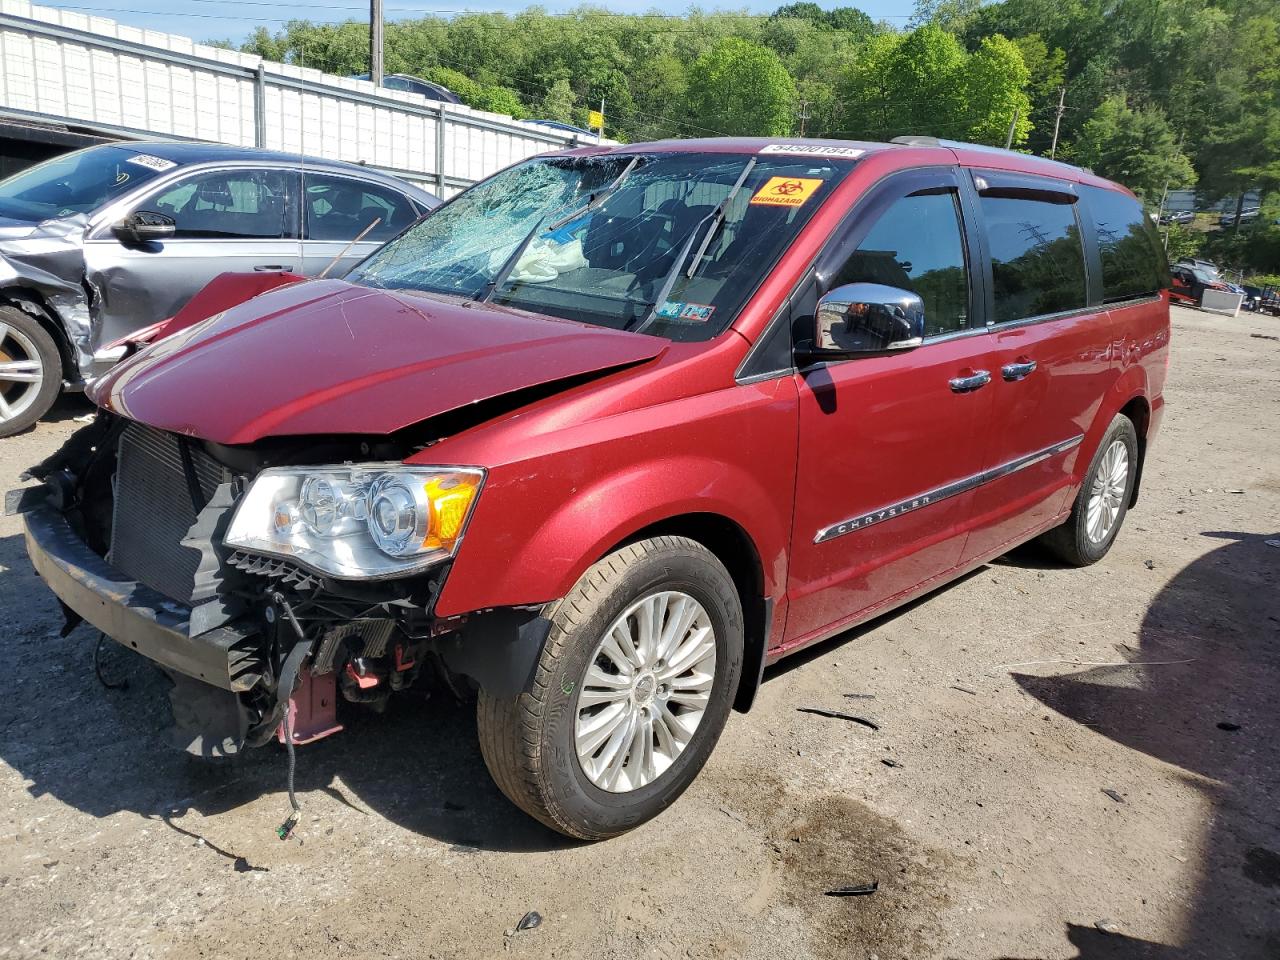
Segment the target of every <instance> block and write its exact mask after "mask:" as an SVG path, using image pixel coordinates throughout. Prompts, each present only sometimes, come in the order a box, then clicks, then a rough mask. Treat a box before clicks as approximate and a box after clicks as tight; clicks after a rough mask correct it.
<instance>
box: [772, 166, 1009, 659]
mask: <svg viewBox="0 0 1280 960" xmlns="http://www.w3.org/2000/svg"><path fill="white" fill-rule="evenodd" d="M970 204H971V200H969V199H968V198H967V197H966V195H965V194H964V192H963V187H962V184H961V182H960V179H959V178H958V177H957V176H956V173H955V171H954V170H951V169H947V168H939V169H931V170H924V171H913V172H910V173H906V174H902V175H899V176H898V177H895V178H892V179H890V180H888V181H886V182H884V183H882V184H881V185H880V187H878V188H877V189H876V190H875V191H874V192H873V193H872V194H870V195H869V196H867V197H866V198H864V199H863V200H862V201H861V202H860V203H859V204H858V206H857V207H856V208H855V209H854V211H853V214H852V216H851V217H850V220H849V225H848V226H847V228H846V230H847V232H846V235H845V237H844V239H843V240H842V241H840V242H837V243H836V244H835V245H833V248H830V249H829V251H828V254H824V258H823V261H820V263H819V268H818V276H819V281H818V282H819V291H818V292H819V293H822V292H824V291H826V290H831V289H833V288H835V287H838V286H840V285H842V284H846V283H853V282H859V281H866V282H871V283H879V284H885V285H887V286H892V287H898V288H901V289H905V290H909V291H912V292H914V293H916V294H918V295H919V296H920V297H921V298H922V299H923V301H924V307H925V324H926V337H925V339H924V342H923V344H922V345H921V346H918V347H916V348H914V349H907V350H901V351H896V352H881V353H868V354H867V355H866V356H863V357H859V358H855V359H850V360H842V361H837V362H831V361H826V362H820V363H817V364H814V365H812V366H810V367H808V368H805V369H801V370H799V371H798V372H797V373H796V374H795V377H796V380H797V389H798V393H799V407H800V412H799V417H800V445H799V449H800V452H799V462H798V467H797V481H796V497H795V526H794V530H793V533H792V547H791V563H790V572H789V587H788V593H789V613H788V617H787V628H786V637H785V640H784V643H785V645H787V646H797V645H800V644H804V643H808V642H810V641H813V640H817V639H820V638H821V637H823V636H828V635H830V634H832V633H834V632H837V631H838V630H839V629H841V628H842V627H844V626H846V625H849V624H851V623H853V622H854V621H856V620H858V619H864V618H865V617H866V616H869V615H871V614H873V613H874V612H875V611H876V610H877V609H881V608H887V607H888V606H890V605H892V604H893V603H894V601H895V600H899V599H901V598H903V597H905V596H906V595H908V594H910V593H912V592H913V591H914V590H916V589H917V588H918V587H921V586H922V585H927V584H928V583H929V582H930V581H932V580H934V579H935V578H938V577H939V576H940V575H942V574H945V573H947V572H948V571H950V570H952V569H953V568H954V567H955V566H957V565H958V564H959V562H960V559H961V555H962V550H963V547H964V541H965V537H966V535H967V531H968V522H969V518H970V506H971V496H972V494H971V492H970V491H971V490H972V488H973V486H974V485H976V482H977V478H978V476H979V475H980V473H981V471H982V462H983V453H984V451H985V448H986V438H987V433H988V430H989V428H990V417H991V407H992V390H990V389H987V384H986V382H985V381H984V380H983V379H982V375H983V374H984V373H985V374H988V375H989V373H990V371H991V370H992V354H991V349H992V348H991V344H990V342H989V341H990V337H988V336H987V333H986V327H985V324H984V323H982V322H981V320H980V318H981V317H982V315H983V313H982V311H980V310H979V309H977V306H978V304H980V303H982V299H981V297H980V296H979V294H980V288H979V287H978V284H979V283H980V271H977V270H975V269H973V266H972V265H973V263H974V262H975V260H976V259H977V258H978V256H979V250H980V246H979V240H978V237H977V235H976V232H975V231H973V230H972V228H971V226H970V225H969V224H970V222H971V220H972V219H973V218H971V217H967V216H965V212H964V211H965V210H966V208H970V209H971V206H970Z"/></svg>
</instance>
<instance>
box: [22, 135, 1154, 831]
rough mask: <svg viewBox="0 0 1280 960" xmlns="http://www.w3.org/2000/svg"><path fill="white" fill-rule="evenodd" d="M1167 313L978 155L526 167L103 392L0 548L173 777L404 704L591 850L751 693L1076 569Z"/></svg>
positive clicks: (659, 793) (708, 746) (1083, 216)
mask: <svg viewBox="0 0 1280 960" xmlns="http://www.w3.org/2000/svg"><path fill="white" fill-rule="evenodd" d="M1168 282H1169V281H1168V274H1167V265H1166V262H1165V259H1164V256H1163V251H1162V250H1161V247H1160V243H1159V240H1158V237H1157V236H1156V232H1155V225H1154V224H1152V223H1151V221H1150V218H1149V217H1148V216H1147V215H1146V214H1145V213H1144V212H1143V209H1142V206H1141V204H1140V203H1139V202H1138V201H1137V200H1136V199H1135V198H1134V197H1133V195H1132V194H1130V193H1128V192H1127V191H1126V190H1124V189H1123V188H1121V187H1119V186H1116V185H1115V184H1113V183H1110V182H1108V181H1106V180H1103V179H1101V178H1099V177H1097V176H1094V175H1092V174H1090V173H1088V172H1087V171H1085V170H1082V169H1079V168H1077V167H1071V166H1066V165H1064V164H1059V163H1053V162H1051V161H1047V160H1043V159H1039V158H1036V157H1030V156H1026V155H1023V154H1019V153H1015V152H1010V151H1003V150H993V149H989V148H982V147H972V146H969V145H965V144H956V143H952V142H949V141H937V140H934V139H932V138H912V139H910V140H909V141H906V142H895V143H891V144H872V143H849V142H841V141H829V140H790V139H779V140H752V139H721V140H701V141H700V140H679V141H671V142H663V143H642V144H633V145H628V146H624V147H618V148H615V149H609V150H604V151H601V150H598V149H595V148H591V149H587V150H569V151H562V152H559V153H556V154H550V155H545V156H542V157H539V158H535V159H532V160H528V161H525V162H522V163H519V164H517V165H515V166H512V167H510V168H508V169H506V170H504V171H502V172H501V173H498V174H496V175H495V176H493V177H491V178H489V179H488V180H486V181H484V182H482V183H480V184H478V185H476V186H473V187H471V188H470V189H469V190H467V191H466V192H464V193H462V194H460V195H459V196H457V197H455V198H454V199H453V200H451V201H450V203H448V204H447V205H445V206H443V207H441V208H439V209H438V210H437V211H435V212H433V213H432V214H431V215H430V216H428V217H427V218H426V219H424V220H423V221H422V222H421V223H419V224H417V225H416V226H415V227H413V228H412V229H411V230H409V231H407V232H405V233H404V234H402V235H401V236H400V237H399V238H397V239H396V240H394V241H392V242H391V243H389V244H387V245H386V246H384V247H383V248H382V249H380V250H379V251H377V252H376V253H374V254H373V255H372V256H370V257H369V258H367V259H366V260H365V261H364V262H363V263H361V264H360V265H359V266H358V267H357V268H356V269H354V270H353V271H352V272H351V273H350V274H348V276H347V277H346V278H345V279H343V280H334V279H325V280H313V281H305V282H297V283H293V284H289V285H285V286H282V287H280V288H278V289H275V290H272V291H270V292H268V293H264V294H262V295H260V296H258V297H256V298H255V299H252V300H249V301H247V302H245V303H243V304H241V305H239V306H236V307H232V308H230V309H228V310H226V311H225V313H223V314H222V315H220V316H218V317H216V318H213V319H209V320H206V321H203V322H200V323H197V324H196V325H194V326H190V327H187V328H186V329H174V330H171V331H169V332H168V333H167V335H165V336H163V337H162V338H161V339H158V340H156V341H155V342H154V343H152V344H151V345H150V346H148V347H145V348H143V349H141V350H140V351H139V352H138V353H136V354H135V355H133V356H131V357H129V358H127V359H126V360H124V361H123V362H121V363H120V364H118V365H117V366H116V367H115V368H113V369H112V370H111V371H109V372H108V373H107V374H106V375H105V376H104V377H103V378H102V379H100V380H98V381H96V382H95V383H94V384H93V385H92V387H91V388H90V391H89V393H90V396H91V398H92V399H93V400H94V401H95V402H96V403H97V404H98V405H99V407H100V410H101V412H100V413H99V414H98V416H97V419H96V421H95V422H94V423H93V424H90V425H88V426H86V427H85V428H84V430H83V432H81V433H79V434H76V435H74V436H72V437H71V438H70V440H69V441H68V443H67V445H66V447H65V448H64V449H63V451H62V452H61V453H59V454H57V455H56V456H55V457H54V458H52V459H51V460H50V461H47V462H46V463H45V464H42V465H40V466H37V467H36V468H34V469H33V471H32V475H33V476H34V477H36V478H38V479H41V480H42V481H43V482H44V485H43V486H36V487H29V488H27V489H26V490H25V491H21V492H18V493H17V494H11V495H10V498H11V503H12V509H13V510H14V511H15V512H20V513H22V514H23V519H24V522H25V529H26V542H27V549H28V553H29V555H30V557H31V560H32V563H33V564H34V566H35V569H36V570H37V571H38V572H39V573H40V575H41V576H42V577H43V578H44V579H45V581H46V583H47V584H48V586H49V587H50V588H51V589H52V591H53V592H54V593H55V594H56V595H57V596H58V597H59V598H61V600H62V602H63V603H64V604H65V605H66V608H67V610H68V611H70V612H69V614H68V616H69V617H70V618H71V621H72V622H74V621H77V620H78V619H79V618H81V617H83V618H84V619H85V620H87V621H88V622H89V623H90V624H91V625H92V626H93V627H95V628H97V629H100V630H103V631H105V632H106V633H107V634H108V635H109V636H111V637H113V638H114V639H115V640H117V641H118V642H120V643H122V644H124V645H125V646H127V647H129V648H130V649H132V650H136V651H137V652H138V653H140V654H142V655H143V656H145V657H149V658H151V659H152V660H154V661H155V662H156V663H158V664H159V665H161V666H162V667H163V668H164V669H165V670H166V671H167V672H168V673H169V675H170V676H171V677H172V678H173V680H174V682H175V689H174V691H173V693H172V695H171V696H172V699H173V701H174V702H175V703H177V704H179V705H180V707H181V709H180V710H178V711H176V715H177V716H178V717H179V718H180V720H179V722H180V723H181V724H182V727H181V729H182V730H184V731H185V734H184V740H185V741H186V742H188V743H190V744H191V747H190V749H192V750H195V751H197V752H204V753H232V752H236V751H238V750H240V749H242V748H244V747H246V746H252V745H256V744H262V743H264V742H266V741H268V740H270V739H272V738H281V739H287V740H288V741H289V742H291V743H305V742H308V741H310V740H313V739H316V738H318V737H321V736H325V735H327V734H330V733H333V732H335V731H336V730H338V729H341V724H342V718H341V716H340V715H339V714H337V713H336V712H335V711H336V709H337V708H336V707H335V703H336V702H337V703H338V706H339V707H340V708H341V710H342V711H344V712H345V711H348V710H351V709H354V706H353V702H354V703H364V704H371V705H373V706H375V707H376V706H380V705H382V704H385V703H386V701H387V699H388V698H389V697H391V696H395V695H397V694H398V692H399V691H401V690H403V689H405V688H406V687H409V686H411V685H413V684H414V683H421V682H426V681H427V679H428V678H429V676H430V675H431V674H432V672H433V670H429V669H426V667H428V666H430V667H433V668H434V667H440V668H441V669H442V670H444V671H445V675H446V676H452V678H453V679H452V682H451V683H450V686H451V688H453V689H455V690H458V689H465V688H467V687H468V686H470V687H471V688H472V689H475V690H477V696H478V713H477V716H478V727H479V736H480V744H481V748H482V751H483V755H484V759H485V762H486V763H487V764H488V767H489V769H490V771H491V772H492V773H493V776H494V778H495V780H496V782H497V784H498V786H499V787H500V788H501V789H502V791H503V792H504V793H505V794H506V795H507V796H508V797H509V798H510V799H511V800H512V801H513V802H514V803H515V804H517V805H518V806H519V807H520V808H521V809H523V810H525V811H526V812H527V813H529V814H530V815H532V816H534V817H536V818H538V819H539V820H541V821H542V822H543V823H545V824H547V825H548V826H550V827H551V828H552V829H554V830H558V831H560V832H561V833H564V834H567V835H569V836H573V837H579V838H585V839H601V838H605V837H610V836H614V835H617V834H620V833H622V832H624V831H627V830H630V829H632V828H633V827H635V826H637V825H638V824H640V823H643V822H644V821H646V820H648V819H650V818H651V817H654V816H656V815H658V814H659V813H661V812H662V811H663V810H665V809H667V808H668V807H669V806H671V804H672V803H673V802H674V801H675V800H676V798H677V797H678V796H679V795H680V793H681V792H682V791H683V790H684V789H685V788H686V787H687V786H688V785H689V783H690V782H691V781H692V780H693V779H694V777H695V776H696V775H697V773H698V771H699V769H700V768H701V767H702V765H703V764H704V763H705V762H706V760H707V757H708V755H709V754H710V753H711V750H712V748H713V746H714V745H715V743H716V741H717V739H718V738H719V736H720V733H721V730H722V729H723V728H724V726H725V723H726V721H727V719H728V717H729V714H730V711H731V709H733V708H735V707H736V708H737V709H739V710H746V709H747V708H749V707H750V705H751V703H752V701H753V700H754V698H755V696H756V691H757V689H758V687H759V686H760V683H761V676H762V672H763V669H764V667H765V665H766V664H768V663H772V662H774V661H776V660H778V659H780V658H781V657H783V656H785V655H787V654H790V653H794V652H795V651H798V650H801V649H803V648H805V647H808V646H810V645H812V644H814V643H816V642H818V641H821V640H823V639H826V638H829V637H831V636H834V635H836V634H838V633H840V632H842V631H845V630H847V629H849V628H850V627H852V626H854V625H855V624H857V623H860V622H862V621H864V620H867V619H869V618H871V617H874V616H878V615H881V614H883V613H885V612H887V611H889V610H892V609H893V608H895V607H898V606H900V605H902V604H904V603H907V602H909V601H910V600H912V599H913V598H916V597H919V596H920V595H922V594H924V593H927V592H928V591H930V590H933V589H935V588H937V587H939V586H940V585H942V584H944V583H946V582H947V581H949V580H954V579H955V578H956V577H959V576H962V575H963V574H964V573H965V572H966V571H969V570H973V569H974V568H976V567H978V566H980V565H981V564H983V563H986V562H987V561H989V560H991V559H992V558H994V557H997V556H1000V555H1001V554H1004V553H1006V552H1007V551H1009V550H1010V549H1011V548H1012V547H1014V546H1016V545H1017V544H1020V543H1023V542H1024V541H1028V540H1032V539H1035V538H1039V539H1040V540H1041V542H1042V543H1043V544H1044V546H1045V548H1046V549H1048V550H1050V551H1052V552H1053V553H1054V554H1055V555H1056V556H1057V557H1058V558H1060V559H1061V560H1062V561H1064V562H1066V563H1068V564H1071V565H1085V564H1091V563H1094V562H1095V561H1098V560H1100V559H1101V558H1102V557H1104V556H1105V555H1106V553H1107V551H1108V550H1109V549H1110V547H1111V545H1112V543H1113V542H1114V540H1115V538H1116V535H1117V533H1118V532H1119V530H1120V528H1121V525H1122V524H1123V522H1124V519H1125V515H1126V512H1127V511H1128V510H1129V509H1130V507H1131V506H1133V504H1134V503H1135V501H1136V498H1137V494H1138V482H1139V478H1140V477H1141V476H1142V469H1143V464H1144V462H1145V457H1146V454H1147V451H1148V449H1149V446H1150V444H1151V442H1152V440H1153V438H1154V436H1155V433H1156V430H1157V426H1158V425H1159V423H1160V419H1161V414H1162V412H1163V409H1164V399H1163V387H1164V382H1165V373H1166V367H1167V362H1168V355H1169V306H1168V300H1167V297H1166V296H1165V294H1164V292H1163V291H1164V288H1165V287H1167V286H1168ZM268 317H269V318H270V322H262V321H263V319H264V318H268ZM175 326H176V325H175ZM211 398H216V400H213V399H211ZM108 557H109V559H107V558H108ZM57 655H58V654H56V653H53V654H51V656H57ZM833 696H834V694H833ZM289 703H292V704H293V707H294V709H292V710H286V707H287V706H288V704H289ZM403 747H404V749H405V750H407V751H412V750H415V749H417V746H416V745H415V744H413V743H405V744H403Z"/></svg>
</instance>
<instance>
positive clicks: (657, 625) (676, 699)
mask: <svg viewBox="0 0 1280 960" xmlns="http://www.w3.org/2000/svg"><path fill="white" fill-rule="evenodd" d="M715 676H716V636H715V630H714V628H713V627H712V625H711V618H710V617H709V616H708V615H707V611H706V609H705V608H704V607H703V606H702V604H701V603H699V602H698V601H697V600H695V599H694V598H693V597H691V596H689V595H688V594H687V593H681V592H680V591H676V590H668V591H663V592H660V593H654V594H650V595H649V596H647V597H643V598H642V599H640V600H637V601H636V602H635V603H633V604H631V605H630V606H629V607H627V609H626V610H624V611H623V612H622V613H621V614H620V615H619V616H618V617H617V619H615V620H614V621H613V623H612V624H611V625H610V626H609V629H608V630H606V631H605V633H604V637H603V638H602V639H601V641H600V643H599V644H598V645H597V646H596V649H595V651H594V652H593V653H592V655H591V659H590V660H589V661H588V663H587V669H586V672H585V674H584V675H583V677H582V681H581V683H580V684H579V688H580V689H579V691H578V699H577V702H576V704H575V707H574V714H575V718H574V746H575V748H576V750H577V753H578V762H579V764H580V765H581V767H582V771H583V773H585V774H586V775H587V778H588V779H589V780H590V781H591V782H592V783H593V784H595V785H596V786H597V787H599V788H600V789H601V790H607V791H609V792H611V793H626V792H628V791H631V790H636V789H638V788H640V787H643V786H645V785H646V784H649V783H652V782H653V781H654V780H656V779H657V778H658V777H660V776H662V775H663V773H665V772H666V771H667V770H668V769H669V768H670V767H671V765H672V764H673V763H674V762H675V761H676V759H677V758H678V757H679V756H680V754H681V753H683V752H684V749H685V748H686V747H687V746H688V745H689V742H690V740H692V739H693V735H694V732H695V731H696V730H697V729H698V724H699V723H701V721H702V718H703V715H704V714H705V713H706V711H707V706H708V704H709V703H710V701H711V691H712V687H713V686H714V684H715Z"/></svg>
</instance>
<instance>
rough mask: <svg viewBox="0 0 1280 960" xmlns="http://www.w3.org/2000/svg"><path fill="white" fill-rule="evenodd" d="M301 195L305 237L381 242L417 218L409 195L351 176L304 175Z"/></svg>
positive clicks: (311, 238)
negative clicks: (361, 237)
mask: <svg viewBox="0 0 1280 960" xmlns="http://www.w3.org/2000/svg"><path fill="white" fill-rule="evenodd" d="M303 197H304V200H303V214H304V216H305V217H306V231H307V233H306V236H307V239H308V240H342V241H350V240H354V239H355V238H356V237H359V236H361V234H363V239H364V240H367V241H374V242H383V241H386V240H390V239H391V238H392V237H394V236H395V235H396V234H397V233H399V232H400V231H401V230H403V229H404V228H405V227H407V226H409V224H411V223H413V221H414V220H416V219H417V218H418V211H417V210H416V209H414V206H413V204H411V203H410V202H409V198H408V197H406V196H404V195H403V194H400V193H396V192H395V191H394V190H390V189H388V188H386V187H382V186H379V185H377V184H373V183H365V182H363V181H360V180H353V179H352V178H350V177H332V176H328V175H326V174H317V173H308V174H305V175H304V186H303ZM365 231H368V232H365Z"/></svg>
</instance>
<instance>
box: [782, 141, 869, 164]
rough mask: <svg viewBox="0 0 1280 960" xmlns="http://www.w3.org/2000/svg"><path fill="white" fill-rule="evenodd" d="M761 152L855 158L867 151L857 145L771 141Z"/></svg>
mask: <svg viewBox="0 0 1280 960" xmlns="http://www.w3.org/2000/svg"><path fill="white" fill-rule="evenodd" d="M760 152H761V153H794V154H799V155H800V156H804V157H845V158H847V159H849V160H856V159H858V157H860V156H862V155H863V154H864V153H866V152H867V151H865V150H863V149H861V148H859V147H837V146H830V145H828V144H824V143H771V144H769V145H768V146H767V147H761V148H760Z"/></svg>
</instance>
